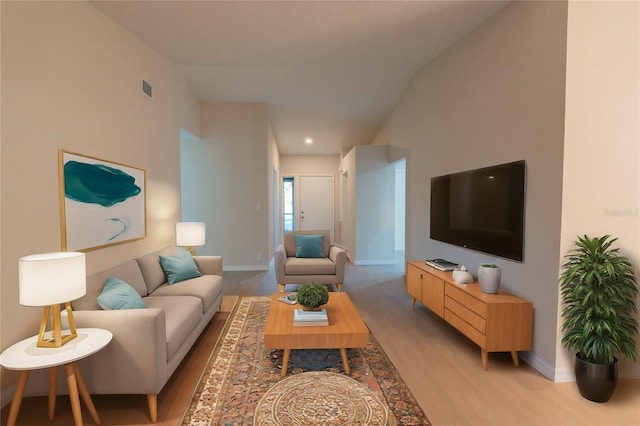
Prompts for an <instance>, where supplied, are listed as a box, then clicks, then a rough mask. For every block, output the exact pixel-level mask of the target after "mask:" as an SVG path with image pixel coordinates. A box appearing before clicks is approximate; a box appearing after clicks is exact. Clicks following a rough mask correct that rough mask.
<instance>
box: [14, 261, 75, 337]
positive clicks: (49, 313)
mask: <svg viewBox="0 0 640 426" xmlns="http://www.w3.org/2000/svg"><path fill="white" fill-rule="evenodd" d="M18 266H19V267H18V272H19V276H18V281H19V287H20V304H21V305H24V306H44V312H43V313H42V321H41V323H40V332H39V333H38V340H37V343H36V346H39V347H46V348H59V347H60V346H62V345H64V344H65V343H67V342H69V341H70V340H72V339H74V338H75V337H77V335H78V333H77V331H76V324H75V321H74V319H73V312H72V311H71V300H74V299H77V298H79V297H82V296H84V295H85V294H86V292H87V281H86V280H87V279H86V265H85V255H84V253H77V252H56V253H43V254H34V255H31V256H25V257H22V258H20V260H19V263H18ZM61 303H64V305H65V309H66V311H67V318H68V321H69V333H68V334H63V333H62V318H61V312H60V304H61ZM49 318H51V332H50V333H47V331H46V329H47V323H48V322H49Z"/></svg>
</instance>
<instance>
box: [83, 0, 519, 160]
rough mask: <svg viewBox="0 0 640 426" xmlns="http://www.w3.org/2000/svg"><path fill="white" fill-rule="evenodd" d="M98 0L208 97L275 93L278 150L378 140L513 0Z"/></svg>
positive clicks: (266, 97)
mask: <svg viewBox="0 0 640 426" xmlns="http://www.w3.org/2000/svg"><path fill="white" fill-rule="evenodd" d="M91 4H93V6H95V7H96V8H97V9H98V10H100V11H101V12H103V13H104V14H105V15H107V16H108V17H110V18H111V19H112V20H113V21H115V22H116V23H117V24H119V25H121V26H122V27H124V28H125V29H126V30H127V31H129V32H130V33H132V34H134V35H135V36H136V37H138V38H139V39H140V40H142V41H143V42H145V43H146V44H147V45H149V46H150V47H151V48H153V49H154V50H155V51H157V52H158V53H159V54H161V55H163V56H164V57H165V58H167V60H168V61H170V62H171V63H173V64H174V65H175V66H176V68H177V69H178V71H179V72H181V73H182V74H183V75H184V76H185V78H186V80H187V82H188V84H189V86H190V87H191V89H192V91H193V93H194V95H195V96H196V97H197V98H198V99H199V100H201V101H239V102H266V103H267V104H268V105H269V116H270V119H271V124H272V127H273V131H274V134H275V137H276V140H277V142H278V148H279V150H280V153H281V154H338V153H340V152H341V150H342V149H343V148H344V147H350V146H353V145H356V144H366V143H369V142H371V140H372V139H373V137H374V136H375V135H376V133H377V131H378V129H379V128H380V126H381V125H382V124H383V123H384V120H385V119H386V117H387V116H388V114H389V113H390V111H391V110H392V109H393V107H394V105H395V103H396V102H397V101H398V99H399V98H400V96H401V95H402V93H403V91H404V90H405V88H406V87H407V85H408V84H409V82H410V81H411V78H412V77H413V76H414V75H415V73H416V72H417V71H418V70H419V69H420V68H422V67H423V66H424V65H425V64H426V63H427V62H429V61H430V60H432V59H433V58H434V57H435V56H437V55H438V54H439V53H440V52H442V51H443V50H444V49H446V48H447V47H449V46H450V45H452V44H453V43H455V42H456V41H457V40H459V39H460V38H461V37H463V36H464V35H465V34H466V33H467V32H469V31H470V30H471V29H473V28H474V27H476V26H477V25H478V24H480V23H482V22H483V21H485V20H486V19H488V18H489V17H490V16H492V15H493V14H495V13H496V12H497V11H498V10H500V9H501V8H503V7H504V6H506V5H507V4H508V2H506V1H476V0H471V1H453V0H446V1H303V0H302V1H264V0H263V1H188V0H187V1H185V0H182V1H178V0H176V1H91ZM306 138H313V143H312V144H311V145H308V144H305V142H304V141H305V139H306Z"/></svg>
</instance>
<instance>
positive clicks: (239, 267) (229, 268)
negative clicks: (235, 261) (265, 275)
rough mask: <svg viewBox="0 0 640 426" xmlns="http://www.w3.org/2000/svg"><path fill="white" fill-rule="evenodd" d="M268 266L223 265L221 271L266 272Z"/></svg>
mask: <svg viewBox="0 0 640 426" xmlns="http://www.w3.org/2000/svg"><path fill="white" fill-rule="evenodd" d="M268 270H269V265H231V266H227V265H223V267H222V271H223V272H224V271H229V272H237V271H268Z"/></svg>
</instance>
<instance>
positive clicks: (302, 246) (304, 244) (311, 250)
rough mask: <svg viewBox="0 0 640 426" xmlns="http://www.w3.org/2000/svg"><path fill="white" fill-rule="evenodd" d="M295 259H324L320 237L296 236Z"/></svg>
mask: <svg viewBox="0 0 640 426" xmlns="http://www.w3.org/2000/svg"><path fill="white" fill-rule="evenodd" d="M293 237H294V238H295V239H296V257H325V256H324V252H323V251H322V235H305V234H297V235H294V236H293Z"/></svg>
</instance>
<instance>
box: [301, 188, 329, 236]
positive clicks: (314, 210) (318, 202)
mask: <svg viewBox="0 0 640 426" xmlns="http://www.w3.org/2000/svg"><path fill="white" fill-rule="evenodd" d="M300 229H302V230H314V229H328V230H329V233H330V235H331V241H333V177H332V176H300Z"/></svg>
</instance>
